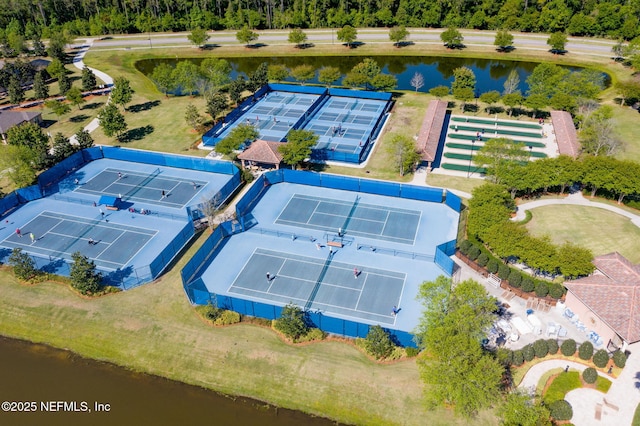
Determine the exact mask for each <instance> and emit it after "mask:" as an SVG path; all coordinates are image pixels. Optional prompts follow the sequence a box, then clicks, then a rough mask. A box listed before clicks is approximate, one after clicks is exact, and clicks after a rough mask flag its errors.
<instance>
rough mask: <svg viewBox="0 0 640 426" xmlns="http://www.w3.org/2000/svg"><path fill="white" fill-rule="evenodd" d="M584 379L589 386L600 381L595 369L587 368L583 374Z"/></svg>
mask: <svg viewBox="0 0 640 426" xmlns="http://www.w3.org/2000/svg"><path fill="white" fill-rule="evenodd" d="M582 378H583V379H584V381H585V382H587V383H589V384H591V383H595V382H596V380H598V372H597V371H596V369H595V368H593V367H589V368H585V369H584V371H583V372H582Z"/></svg>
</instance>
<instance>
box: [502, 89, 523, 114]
mask: <svg viewBox="0 0 640 426" xmlns="http://www.w3.org/2000/svg"><path fill="white" fill-rule="evenodd" d="M523 101H524V99H523V98H522V95H521V94H520V92H516V93H509V94H507V95H504V96H503V97H502V103H503V104H505V105H506V106H508V107H509V117H511V115H512V114H513V110H514V109H515V108H516V107H517V106H520V105H522V102H523Z"/></svg>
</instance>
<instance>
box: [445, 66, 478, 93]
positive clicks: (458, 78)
mask: <svg viewBox="0 0 640 426" xmlns="http://www.w3.org/2000/svg"><path fill="white" fill-rule="evenodd" d="M456 89H471V90H472V91H475V90H476V75H475V74H474V72H473V70H472V69H471V68H468V67H459V68H456V69H454V70H453V82H451V91H455V90H456Z"/></svg>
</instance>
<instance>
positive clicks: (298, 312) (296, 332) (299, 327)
mask: <svg viewBox="0 0 640 426" xmlns="http://www.w3.org/2000/svg"><path fill="white" fill-rule="evenodd" d="M274 327H275V329H276V330H278V331H279V332H281V333H282V334H284V335H285V336H287V337H288V338H289V339H291V340H293V341H295V340H296V339H298V338H299V337H300V336H304V335H305V334H307V332H308V331H309V326H308V325H307V322H306V318H305V314H304V312H303V311H302V309H300V308H299V307H297V306H295V305H291V304H289V305H287V306H285V307H284V308H282V313H281V314H280V318H278V319H277V320H276V321H275V323H274Z"/></svg>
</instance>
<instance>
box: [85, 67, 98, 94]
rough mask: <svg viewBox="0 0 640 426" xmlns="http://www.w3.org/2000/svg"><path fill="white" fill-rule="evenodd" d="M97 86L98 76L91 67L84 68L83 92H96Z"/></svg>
mask: <svg viewBox="0 0 640 426" xmlns="http://www.w3.org/2000/svg"><path fill="white" fill-rule="evenodd" d="M96 86H97V83H96V75H95V74H94V73H93V71H91V69H89V67H86V66H85V67H84V68H82V90H83V91H85V92H89V91H91V90H94V89H95V88H96Z"/></svg>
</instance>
